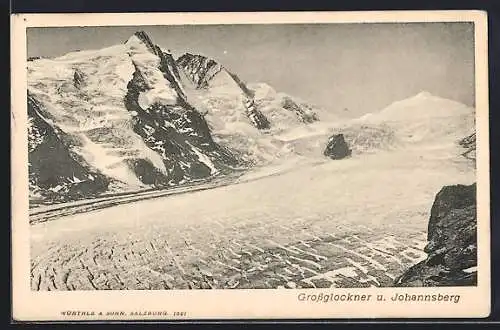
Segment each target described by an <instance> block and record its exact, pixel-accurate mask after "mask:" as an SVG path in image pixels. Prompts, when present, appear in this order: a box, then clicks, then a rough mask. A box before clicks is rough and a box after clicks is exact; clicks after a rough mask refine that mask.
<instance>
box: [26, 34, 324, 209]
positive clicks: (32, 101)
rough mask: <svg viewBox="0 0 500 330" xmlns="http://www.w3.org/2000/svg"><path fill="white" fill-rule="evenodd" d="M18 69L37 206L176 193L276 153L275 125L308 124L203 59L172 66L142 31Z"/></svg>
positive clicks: (307, 111)
mask: <svg viewBox="0 0 500 330" xmlns="http://www.w3.org/2000/svg"><path fill="white" fill-rule="evenodd" d="M27 65H28V116H29V132H28V133H29V146H30V147H29V169H30V172H29V173H30V187H31V189H30V192H31V193H32V197H33V198H39V199H42V200H46V199H48V200H50V201H62V200H71V199H77V198H82V197H88V196H92V195H95V194H100V193H102V192H109V191H123V190H135V189H141V188H147V187H163V186H172V185H179V184H183V183H186V182H192V181H197V180H200V179H206V178H210V177H213V176H218V175H223V174H226V173H229V172H232V171H234V170H238V169H243V168H247V167H249V166H250V165H252V164H255V163H259V164H261V163H264V162H266V161H270V160H271V159H273V158H275V157H276V155H277V154H279V151H280V149H282V148H283V145H281V143H280V142H279V141H276V140H275V141H274V143H273V138H272V134H273V132H276V131H277V130H278V129H282V128H283V127H282V125H283V120H282V119H283V117H288V118H289V119H290V121H289V124H290V125H304V124H305V123H309V122H312V121H316V120H318V118H317V115H316V114H315V113H314V112H313V110H312V108H311V107H308V106H307V105H305V104H301V103H296V102H295V101H294V100H293V98H291V97H289V96H286V97H285V96H283V95H281V94H277V93H275V92H274V91H273V93H275V95H274V94H273V95H271V96H269V93H267V94H266V93H262V88H261V87H262V86H256V87H255V90H252V89H250V88H249V87H247V86H246V85H245V83H244V82H242V81H241V80H240V79H239V78H238V76H236V75H235V74H233V73H231V72H230V71H228V70H227V69H225V68H224V67H223V66H222V65H221V64H219V63H216V62H215V61H214V60H212V59H208V58H206V57H204V56H201V55H191V54H185V55H183V56H181V57H180V58H178V59H177V60H175V59H174V57H173V56H172V54H171V53H170V52H168V51H165V50H163V49H161V48H160V47H159V46H157V45H155V44H154V43H153V42H152V40H151V39H150V37H149V36H148V35H147V34H146V33H144V32H137V33H135V34H134V35H133V36H131V37H130V38H129V39H128V40H127V41H126V42H125V43H123V44H120V45H116V46H112V47H108V48H104V49H99V50H85V51H77V52H72V53H68V54H66V55H63V56H61V57H57V58H54V59H46V58H30V60H29V61H28V62H27ZM279 113H283V114H281V115H278V114H279ZM280 116H281V117H280Z"/></svg>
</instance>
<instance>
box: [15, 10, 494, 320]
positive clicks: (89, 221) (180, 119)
mask: <svg viewBox="0 0 500 330" xmlns="http://www.w3.org/2000/svg"><path fill="white" fill-rule="evenodd" d="M465 13H467V12H465ZM357 14H360V13H357ZM472 14H473V13H471V15H472ZM103 15H104V14H103ZM240 15H242V14H240ZM276 15H277V14H276ZM283 15H284V14H283ZM339 15H340V16H334V17H342V16H341V14H339ZM365 15H368V16H366V17H368V18H370V15H369V14H365ZM463 15H465V14H463ZM25 16H27V17H28V20H27V21H26V19H25V20H24V24H25V25H24V27H23V30H22V31H21V33H24V38H23V41H24V42H25V45H24V47H25V49H24V50H23V52H20V53H19V54H22V55H23V56H24V57H23V58H21V57H19V58H18V61H19V63H20V65H21V66H23V67H24V68H21V71H20V72H24V74H25V76H24V77H18V79H19V81H21V79H24V80H23V83H19V84H18V85H14V86H16V88H17V89H18V90H17V92H16V93H19V96H18V97H17V103H15V104H14V106H13V110H12V117H11V118H12V122H13V125H14V126H15V127H14V130H15V132H20V133H19V134H18V136H20V137H19V138H18V139H17V141H18V143H19V144H16V145H15V148H16V149H17V152H18V155H20V154H21V153H23V156H22V157H21V156H19V157H21V158H20V159H19V162H18V163H17V164H18V165H17V166H19V167H20V168H21V167H22V168H25V169H24V170H22V172H20V173H23V175H21V174H19V175H18V176H17V180H16V181H15V183H14V184H15V185H16V186H18V187H21V185H23V188H19V190H18V191H17V192H18V194H21V195H16V194H14V195H15V196H20V197H15V199H16V200H17V198H19V200H20V199H22V200H23V202H18V206H19V205H22V207H24V208H25V209H24V210H22V211H19V212H20V213H19V214H20V215H21V216H19V217H16V216H14V217H13V223H15V225H14V227H15V228H16V227H17V226H19V227H17V228H21V226H22V230H23V234H22V235H23V237H22V244H24V245H23V251H24V252H23V256H25V255H26V256H28V259H29V266H27V264H26V266H24V265H23V266H22V267H25V268H23V269H26V271H24V270H23V274H25V275H26V278H23V279H22V280H21V279H19V282H21V281H22V282H23V284H22V285H26V288H25V289H26V290H25V289H23V290H24V291H26V292H25V293H24V294H26V295H36V294H37V293H41V294H44V295H46V297H56V296H55V295H54V296H50V295H53V294H55V293H52V292H53V291H57V292H59V293H58V294H65V293H64V292H68V291H76V292H79V294H88V295H90V294H92V292H96V291H102V293H101V295H100V296H98V297H101V298H100V299H101V300H102V299H104V298H103V297H105V296H104V291H106V292H113V293H114V294H121V295H123V296H124V297H125V296H126V295H127V292H130V293H134V294H148V293H151V294H154V293H153V292H160V293H161V294H162V295H167V294H168V293H169V292H172V293H176V294H177V295H182V294H183V292H184V293H186V292H190V293H191V292H200V294H204V293H205V292H207V291H210V292H213V293H214V294H215V293H217V292H218V293H220V294H221V295H224V294H225V293H223V292H235V294H238V292H240V293H241V294H243V293H248V292H255V293H261V294H273V295H277V296H279V295H280V294H281V293H284V292H286V293H291V292H294V294H293V298H287V299H289V300H294V302H293V303H294V304H299V305H304V304H307V303H309V304H311V303H312V302H315V301H317V302H319V301H321V302H323V303H332V302H333V303H335V302H338V303H339V304H340V303H344V304H345V303H346V302H349V301H351V300H352V301H354V302H356V303H363V302H367V303H375V297H376V296H377V294H376V293H375V294H373V293H372V294H370V292H371V291H363V290H383V289H388V288H391V289H392V290H393V291H387V292H386V293H384V299H383V301H387V303H391V304H400V305H398V306H400V307H401V306H402V305H401V304H406V307H401V308H405V309H406V310H408V309H415V307H414V306H416V304H424V306H425V307H423V308H427V309H436V308H437V309H439V308H443V307H437V306H442V305H446V306H447V307H444V310H447V309H449V310H452V309H453V305H454V304H462V305H464V307H463V308H462V307H461V308H462V309H463V310H466V309H467V305H469V306H470V305H471V304H472V301H473V300H471V299H469V300H468V301H467V300H466V298H465V297H464V295H461V294H460V293H459V292H460V291H459V290H460V289H465V290H479V289H480V288H482V289H481V292H482V294H483V297H484V301H482V302H481V303H480V304H479V305H481V306H486V307H487V308H489V296H488V294H489V293H486V295H484V292H486V291H485V290H489V276H490V274H489V265H488V263H489V261H488V260H487V258H488V254H489V251H487V249H488V248H489V247H488V244H489V241H488V237H486V236H487V235H489V232H488V223H489V216H488V213H487V212H488V210H486V209H485V208H488V207H489V206H488V205H489V200H488V198H489V197H488V194H489V192H488V176H487V175H488V173H487V163H488V157H487V156H488V135H487V133H488V132H487V129H488V126H487V125H488V123H487V117H488V107H487V91H486V94H485V89H486V88H487V86H485V85H484V84H487V81H484V80H482V81H480V83H482V84H483V85H482V86H479V83H478V82H479V79H480V78H481V77H483V76H484V72H478V67H479V68H483V66H481V64H478V58H477V56H478V40H477V38H478V34H479V33H485V31H483V30H481V31H478V26H477V20H478V16H474V15H473V19H469V20H466V19H463V18H462V19H461V18H458V19H456V18H455V19H454V16H453V15H450V16H446V15H444V16H443V17H445V18H446V19H436V20H434V21H432V20H431V21H428V20H419V19H418V18H422V17H424V16H422V15H420V16H419V15H417V19H413V20H407V21H404V20H403V21H401V20H394V19H393V20H392V21H391V20H384V19H382V20H379V21H377V20H376V19H375V20H374V21H372V22H370V21H368V22H365V21H362V20H361V18H360V17H358V18H357V21H355V20H352V19H350V20H347V21H343V22H336V21H335V20H332V21H331V22H329V21H327V20H323V21H322V20H321V19H320V20H318V21H310V20H309V21H307V20H304V19H302V20H301V19H298V20H295V21H294V20H293V19H292V20H290V21H283V22H272V21H270V22H266V21H265V20H264V19H261V20H260V21H259V20H255V17H256V16H251V17H253V18H254V20H253V21H252V19H250V20H249V21H248V22H246V21H244V20H243V21H241V20H240V21H237V20H236V17H235V19H234V20H229V21H228V22H226V21H223V20H220V19H219V20H218V21H217V20H216V19H213V20H204V18H203V17H208V16H202V15H201V14H200V20H199V21H198V22H196V23H195V24H193V23H190V22H192V21H188V20H186V22H185V23H182V21H181V19H182V15H181V17H179V18H178V19H177V21H176V23H175V24H171V23H169V21H168V20H164V22H165V23H163V24H160V23H159V22H161V19H157V20H155V21H154V23H148V21H147V20H145V19H140V18H139V19H137V20H136V21H137V22H136V23H135V24H133V23H134V21H133V20H132V19H131V17H130V16H128V21H127V20H125V19H124V20H122V21H121V23H118V24H115V25H113V24H112V23H113V22H119V20H118V19H115V20H113V21H110V23H109V24H106V23H104V24H88V25H87V24H79V22H78V20H75V21H74V24H71V25H66V24H63V23H64V22H67V21H64V20H63V19H61V24H53V26H51V24H34V25H33V26H30V24H29V22H30V20H29V18H30V17H29V15H25ZM39 16H43V15H39ZM110 16H111V15H110ZM115 16H116V15H115ZM277 16H279V15H277ZM292 16H293V15H292ZM459 16H460V15H459ZM77 17H78V16H77V15H75V18H77ZM86 17H87V18H88V17H89V15H87V16H86ZM152 17H154V15H152ZM196 17H197V16H196V15H194V16H193V19H194V18H196ZM217 17H219V18H220V17H224V16H223V15H222V16H221V15H220V14H219V16H217ZM230 17H232V16H228V18H230ZM263 17H266V16H263ZM294 17H300V14H298V15H296V16H294ZM321 17H323V16H321ZM374 17H375V16H374ZM377 17H379V16H376V17H375V18H377ZM390 17H395V16H394V15H393V16H390ZM401 17H403V16H401ZM460 17H467V16H460ZM158 18H160V17H158ZM480 18H482V19H484V17H483V16H480ZM35 21H36V20H35ZM42 21H43V20H42ZM45 21H47V20H45ZM101 21H105V19H104V17H102V16H101ZM129 21H130V24H127V22H129ZM26 22H28V24H26ZM85 22H91V20H82V22H81V23H85ZM481 22H482V21H481ZM482 24H484V22H482ZM482 27H483V25H480V28H482ZM482 38H486V37H485V36H484V35H483V36H482ZM481 40H485V39H481ZM481 45H482V44H481ZM482 56H484V58H483V61H484V63H483V65H485V62H486V59H485V56H486V54H482ZM22 70H24V71H22ZM479 75H482V76H479ZM478 86H479V87H478ZM21 89H22V90H21ZM23 93H25V94H23ZM485 95H486V97H485ZM23 99H24V100H23ZM485 102H486V103H485ZM21 103H24V104H21ZM18 105H19V107H18V108H17V106H18ZM485 120H486V122H485ZM22 134H24V136H22V137H21V135H22ZM476 135H477V136H478V140H476ZM14 140H15V139H14ZM479 140H481V141H479ZM476 141H479V142H481V143H482V144H481V143H479V142H476ZM23 143H24V145H23ZM481 157H483V158H482V159H481ZM13 161H14V164H16V163H15V162H16V160H15V159H14V160H13ZM481 164H482V165H481ZM17 166H15V167H17ZM485 166H486V173H485V171H484V168H485ZM481 167H482V169H480V168H481ZM481 171H482V172H481ZM481 175H482V176H483V177H482V178H481ZM484 176H486V177H484ZM13 189H14V190H15V189H16V188H15V187H14V188H13ZM23 194H25V195H24V197H23ZM478 196H482V198H483V200H480V199H479V197H478ZM484 198H486V200H485V199H484ZM16 200H15V201H14V204H15V203H16ZM478 203H479V204H480V205H479V206H478ZM481 203H482V204H481ZM481 205H482V208H483V210H482V211H481V210H479V208H480V207H481ZM19 207H21V206H19ZM18 210H19V209H18ZM481 212H482V213H481ZM485 212H486V213H485ZM481 214H483V215H486V216H483V217H482V218H481V217H480V215H481ZM20 223H22V224H20ZM479 223H481V225H482V227H481V228H482V230H479V229H478V226H479ZM24 230H26V232H24ZM481 232H482V233H483V235H481V234H480V233H481ZM13 235H14V236H16V235H21V229H19V230H18V231H17V232H16V231H13ZM483 236H484V237H483ZM14 240H15V239H14ZM480 240H481V241H482V243H481V244H479V243H478V241H480ZM19 242H20V243H19V244H21V241H19ZM479 246H480V247H479ZM484 248H486V250H484ZM481 249H483V251H480V250H481ZM14 250H15V249H14ZM479 253H482V255H483V256H486V257H485V258H484V257H483V259H482V264H481V266H482V267H479V265H478V258H479V257H478V255H479ZM14 254H15V251H14ZM19 258H21V257H19ZM15 262H16V258H15V256H14V263H15ZM20 262H21V261H20ZM22 262H24V263H28V260H23V261H22ZM481 272H484V273H481ZM25 275H23V277H24V276H25ZM478 279H479V280H478ZM481 279H483V282H482V283H478V281H481ZM481 284H482V285H481ZM19 285H21V284H19ZM452 288H455V289H453V290H452ZM430 289H432V290H434V291H429V290H430ZM440 289H444V290H447V291H439V290H440ZM318 290H320V291H318ZM339 290H346V291H339ZM353 290H354V291H353ZM415 290H417V291H415ZM201 292H203V293H201ZM384 292H385V291H384ZM470 292H476V291H470ZM193 294H195V293H193ZM252 294H253V293H252ZM75 297H76V296H75ZM87 297H88V296H87ZM95 297H97V296H95ZM115 297H119V296H117V295H115ZM134 297H136V296H134ZM155 297H160V296H155ZM191 297H194V296H191ZM224 297H232V296H229V295H226V296H224ZM289 297H292V296H289ZM54 299H55V298H54ZM68 299H69V298H68ZM191 299H194V298H191ZM224 299H231V298H224ZM460 300H462V301H460ZM236 301H237V300H233V304H236ZM379 301H382V299H379ZM25 303H27V301H25ZM230 303H231V302H230V301H226V302H225V304H230ZM259 303H260V304H262V303H265V300H262V299H261V300H260V302H258V301H257V300H255V301H254V302H252V303H251V304H250V305H249V306H251V305H253V304H259ZM438 304H439V305H438ZM322 305H324V304H322ZM86 306H87V305H86ZM88 306H90V305H88ZM169 306H175V305H172V303H169ZM333 306H334V305H331V306H330V309H336V307H333ZM360 306H362V305H358V307H357V308H358V309H359V308H363V307H360ZM240 307H241V308H240V309H239V310H240V312H239V313H240V314H238V315H237V314H234V315H235V316H241V315H247V316H259V315H260V314H253V313H254V312H251V311H250V310H252V308H251V307H248V306H247V308H248V310H246V309H245V308H244V307H242V306H240ZM278 307H279V306H274V307H273V308H274V309H276V308H278ZM158 308H160V307H159V306H158V307H157V309H158ZM163 308H164V307H161V308H160V309H161V310H162V311H164V312H158V311H157V309H152V308H149V309H147V310H148V311H149V312H147V311H144V313H143V311H142V310H141V311H138V312H135V313H136V314H134V312H130V311H127V312H123V315H122V314H119V313H118V314H119V315H118V316H124V317H127V316H128V317H130V316H132V317H134V316H135V317H139V316H143V317H144V316H146V317H147V316H152V317H160V318H161V317H163V316H167V317H170V318H172V317H173V318H176V317H182V316H186V317H189V316H190V315H189V310H186V309H179V310H176V309H171V307H170V308H167V309H166V310H164V309H163ZM200 308H202V307H200ZM203 308H208V307H207V306H205V307H203ZM297 308H298V307H297ZM307 308H312V306H309V307H307ZM322 308H325V307H322ZM380 308H382V307H380ZM385 308H388V307H387V306H386V307H385ZM221 309H222V308H221ZM302 309H303V310H304V311H305V310H306V308H304V307H302ZM87 310H88V313H91V314H85V313H84V312H82V309H81V308H80V309H73V308H71V307H70V306H64V307H63V306H61V308H60V313H59V312H58V313H59V315H58V316H54V315H53V317H63V318H64V317H65V316H70V319H71V316H75V317H77V318H78V317H81V316H85V315H87V316H90V318H92V317H98V316H101V317H102V315H103V314H102V313H104V314H105V311H104V310H98V309H92V308H90V307H89V308H87ZM120 310H124V309H123V308H122V309H120ZM134 310H135V309H134ZM241 310H242V311H243V312H241ZM457 311H458V308H457ZM481 311H482V312H480V314H481V313H483V314H484V313H485V311H487V312H489V310H486V309H484V308H483V309H481ZM351 312H352V311H351ZM433 312H434V313H435V312H436V311H433ZM98 313H101V315H99V314H98ZM120 313H122V312H120ZM148 313H149V314H148ZM162 313H163V314H162ZM176 313H177V314H176ZM207 313H212V314H210V315H212V317H214V316H221V315H222V314H221V313H220V311H218V309H217V308H216V307H211V308H210V310H209V311H208V312H207ZM217 313H219V314H217ZM241 313H246V314H241ZM284 313H285V314H286V313H287V312H286V311H284ZM321 313H324V310H323V312H321ZM332 313H333V312H332ZM335 313H336V312H335ZM346 313H347V314H343V316H349V315H350V314H348V313H349V312H346ZM61 314H62V316H61ZM277 314H279V313H277ZM285 314H283V315H285ZM312 314H314V313H312ZM312 314H311V315H312ZM365 314H366V315H371V314H370V313H369V312H366V313H365ZM382 314H383V313H382ZM486 314H487V313H486ZM200 315H201V317H204V315H203V314H196V315H195V316H196V317H198V316H200ZM286 315H288V314H286ZM321 315H324V314H321ZM375 315H376V314H375ZM108 316H109V315H108ZM115 316H116V315H115ZM268 316H269V315H268ZM278 316H279V315H278ZM288 316H289V315H288ZM302 316H304V315H302ZM326 316H328V314H326ZM332 316H333V315H332ZM337 316H338V315H337Z"/></svg>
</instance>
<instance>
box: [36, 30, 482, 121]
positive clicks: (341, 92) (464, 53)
mask: <svg viewBox="0 0 500 330" xmlns="http://www.w3.org/2000/svg"><path fill="white" fill-rule="evenodd" d="M139 30H144V31H145V32H146V33H148V34H149V36H150V37H151V38H152V40H153V42H154V43H156V44H158V45H159V46H161V47H162V48H164V49H170V50H171V51H172V52H173V53H174V55H177V56H180V55H182V54H183V53H184V52H191V53H196V54H203V55H206V56H208V57H211V58H214V59H216V60H218V61H219V62H220V63H221V64H222V65H224V66H225V67H226V68H227V69H229V70H230V71H232V72H234V73H236V74H237V75H238V76H239V77H240V79H242V80H243V81H246V82H265V83H268V84H269V85H271V86H272V87H274V88H275V89H276V90H278V91H281V92H285V93H288V94H290V95H293V96H297V97H299V98H301V99H304V100H306V101H308V102H310V103H312V104H315V105H317V106H319V107H321V108H323V109H325V110H327V111H332V112H335V113H338V114H343V115H347V116H359V115H362V114H365V113H368V112H375V111H378V110H381V109H382V108H384V107H385V106H387V105H389V104H391V103H392V102H394V101H397V100H402V99H405V98H407V97H411V96H413V95H415V94H418V93H419V92H421V91H428V92H430V93H431V94H434V95H436V96H440V97H444V98H449V99H452V100H455V101H459V102H462V103H464V104H466V105H469V106H474V97H475V96H474V30H473V25H472V23H409V24H408V23H407V24H404V23H365V24H359V23H358V24H338V23H337V24H279V25H278V24H272V25H271V24H267V25H265V24H260V25H240V24H238V25H180V26H126V27H62V28H54V27H50V28H29V29H28V32H27V39H28V56H43V57H55V56H60V55H63V54H65V53H68V52H70V51H75V50H83V49H99V48H103V47H107V46H112V45H116V44H119V43H123V42H125V41H126V40H127V39H128V38H129V37H130V36H131V35H132V34H133V33H134V32H135V31H139Z"/></svg>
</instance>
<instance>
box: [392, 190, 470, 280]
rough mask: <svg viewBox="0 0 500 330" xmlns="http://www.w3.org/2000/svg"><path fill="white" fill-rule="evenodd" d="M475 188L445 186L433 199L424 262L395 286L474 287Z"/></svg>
mask: <svg viewBox="0 0 500 330" xmlns="http://www.w3.org/2000/svg"><path fill="white" fill-rule="evenodd" d="M476 226H477V217H476V184H475V183H474V184H472V185H470V186H465V185H455V186H445V187H443V188H442V189H441V191H440V192H439V193H438V194H437V195H436V198H435V200H434V204H433V205H432V208H431V216H430V219H429V225H428V235H427V240H428V244H427V246H426V247H425V249H424V251H425V252H426V253H427V254H428V256H427V259H426V260H424V261H422V262H420V263H418V264H416V265H415V266H413V267H411V268H410V269H408V270H407V271H406V272H405V273H404V274H403V275H402V276H401V277H400V278H398V279H397V280H396V283H395V284H396V286H466V285H476V282H477V272H476V271H472V272H471V271H464V270H466V269H468V268H471V267H475V266H476V265H477V233H476Z"/></svg>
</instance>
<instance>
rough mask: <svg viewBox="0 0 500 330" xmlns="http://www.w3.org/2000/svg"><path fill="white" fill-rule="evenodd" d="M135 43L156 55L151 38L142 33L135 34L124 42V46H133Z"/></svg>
mask: <svg viewBox="0 0 500 330" xmlns="http://www.w3.org/2000/svg"><path fill="white" fill-rule="evenodd" d="M136 43H142V44H144V45H145V46H146V48H147V49H148V50H149V51H150V52H152V53H155V54H156V52H157V51H156V48H157V47H156V45H155V44H154V43H153V40H152V39H151V37H150V36H149V35H148V34H147V33H146V32H144V31H142V30H141V31H137V32H135V33H134V34H133V35H132V36H131V37H130V38H128V40H127V41H126V42H125V44H126V45H133V44H136Z"/></svg>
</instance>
